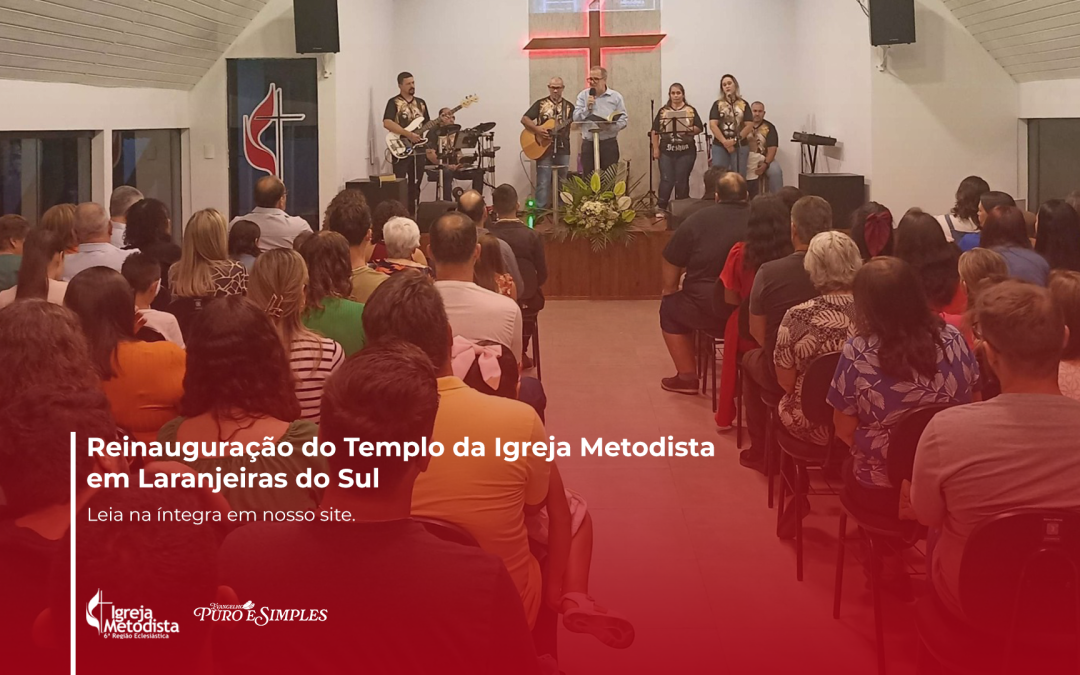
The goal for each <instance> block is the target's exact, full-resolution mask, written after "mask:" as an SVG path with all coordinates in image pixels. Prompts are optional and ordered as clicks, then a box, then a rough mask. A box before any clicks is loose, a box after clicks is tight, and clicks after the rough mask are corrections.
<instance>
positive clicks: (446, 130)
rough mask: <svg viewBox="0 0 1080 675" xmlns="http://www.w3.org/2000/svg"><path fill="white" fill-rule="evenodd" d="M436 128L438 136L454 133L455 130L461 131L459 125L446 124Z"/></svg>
mask: <svg viewBox="0 0 1080 675" xmlns="http://www.w3.org/2000/svg"><path fill="white" fill-rule="evenodd" d="M438 129H439V131H438V135H439V136H449V135H450V134H456V133H457V132H459V131H461V125H460V124H447V125H445V126H441V127H438Z"/></svg>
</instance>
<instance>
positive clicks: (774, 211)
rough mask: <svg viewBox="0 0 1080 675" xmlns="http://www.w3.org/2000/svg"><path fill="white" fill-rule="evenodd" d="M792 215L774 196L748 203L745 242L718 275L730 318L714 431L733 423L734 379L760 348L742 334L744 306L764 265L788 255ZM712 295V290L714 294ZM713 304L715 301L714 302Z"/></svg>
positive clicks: (730, 255) (764, 196)
mask: <svg viewBox="0 0 1080 675" xmlns="http://www.w3.org/2000/svg"><path fill="white" fill-rule="evenodd" d="M791 252H792V247H791V212H790V211H788V209H787V207H786V206H784V202H783V201H781V200H780V198H779V197H778V196H776V195H762V196H759V197H755V198H754V199H753V201H751V202H750V217H749V220H748V221H747V225H746V243H745V244H744V243H743V242H741V241H740V242H736V243H735V245H734V246H732V247H731V251H730V252H729V253H728V256H727V262H725V263H724V269H723V271H722V272H720V282H721V283H722V284H723V286H724V301H725V302H726V303H727V304H728V305H731V307H732V311H731V316H729V317H728V320H727V322H726V323H725V325H724V359H723V366H722V368H721V371H720V391H719V392H718V394H717V399H718V402H717V407H716V416H715V419H716V428H717V429H718V430H720V431H727V430H728V429H731V425H732V423H733V422H734V421H735V395H736V391H735V389H736V387H735V380H736V377H737V374H738V364H739V359H740V358H741V356H742V354H745V353H746V352H748V351H750V350H751V349H754V348H756V347H759V346H760V345H758V344H757V343H756V342H754V341H753V339H751V338H749V337H748V336H744V335H742V333H743V332H744V331H745V326H746V322H747V321H748V320H749V317H748V316H746V312H747V308H746V307H745V306H744V305H746V304H747V301H748V299H749V298H750V289H751V288H753V287H754V276H755V275H756V274H757V270H758V268H759V267H761V266H762V265H764V264H765V263H767V262H772V261H773V260H779V259H780V258H783V257H784V256H787V255H791ZM714 292H715V291H714ZM714 302H715V300H714Z"/></svg>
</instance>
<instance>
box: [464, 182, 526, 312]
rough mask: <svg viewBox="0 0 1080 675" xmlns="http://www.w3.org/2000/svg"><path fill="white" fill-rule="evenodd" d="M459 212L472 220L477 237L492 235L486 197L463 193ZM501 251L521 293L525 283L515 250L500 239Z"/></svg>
mask: <svg viewBox="0 0 1080 675" xmlns="http://www.w3.org/2000/svg"><path fill="white" fill-rule="evenodd" d="M458 211H461V212H462V213H464V214H465V215H467V216H468V217H469V218H472V221H473V225H476V236H477V237H479V236H480V235H482V234H492V232H491V230H489V229H487V226H488V210H487V204H486V203H485V202H484V195H482V194H480V193H479V192H477V191H476V190H469V191H468V192H465V193H462V195H461V196H460V197H458ZM499 250H500V251H502V259H503V266H504V267H506V271H507V273H509V274H510V277H511V278H512V279H513V280H514V286H515V287H517V291H518V293H521V291H522V289H523V288H524V286H525V281H524V280H523V279H522V277H521V268H520V267H519V266H518V261H517V256H516V255H514V249H513V248H511V247H510V244H509V243H507V242H505V241H503V240H502V239H499Z"/></svg>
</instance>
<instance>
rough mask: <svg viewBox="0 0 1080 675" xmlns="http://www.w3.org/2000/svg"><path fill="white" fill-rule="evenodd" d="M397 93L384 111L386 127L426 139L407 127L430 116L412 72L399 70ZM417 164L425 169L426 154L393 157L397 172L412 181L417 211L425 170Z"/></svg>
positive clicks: (412, 205) (413, 139) (409, 137)
mask: <svg viewBox="0 0 1080 675" xmlns="http://www.w3.org/2000/svg"><path fill="white" fill-rule="evenodd" d="M397 82H398V89H399V90H400V91H399V93H398V95H397V96H395V97H393V98H392V99H390V100H389V101H387V102H386V111H385V112H383V127H384V128H385V129H386V130H387V131H390V132H392V133H395V134H401V135H402V136H404V137H405V138H406V139H407V140H409V141H410V142H412V143H423V142H424V138H423V137H422V136H420V135H419V134H416V133H413V132H411V131H406V130H405V127H407V126H409V125H410V124H411V123H412V122H413V121H414V120H415V119H416V118H418V117H419V118H422V119H423V120H424V122H425V123H427V121H428V120H430V119H431V117H430V116H429V115H428V107H427V103H425V102H424V99H422V98H417V97H416V80H415V79H413V76H412V73H398V76H397ZM417 166H419V167H420V168H421V169H423V166H424V158H423V157H420V158H419V159H417V158H415V157H411V156H410V157H406V158H405V159H399V160H395V161H394V175H395V176H397V177H398V178H405V179H406V180H407V181H408V182H409V210H410V211H412V212H413V213H415V212H416V202H417V200H418V199H419V198H420V178H421V177H422V175H423V174H422V172H421V171H417Z"/></svg>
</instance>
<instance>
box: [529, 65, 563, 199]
mask: <svg viewBox="0 0 1080 675" xmlns="http://www.w3.org/2000/svg"><path fill="white" fill-rule="evenodd" d="M564 89H565V85H564V84H563V81H562V78H561V77H553V78H551V81H549V82H548V95H547V96H546V97H545V98H542V99H540V100H539V101H537V102H536V103H533V104H532V107H531V108H529V110H528V111H527V112H526V113H525V115H524V116H523V117H522V118H521V124H522V125H523V126H524V127H525V129H526V131H527V134H531V136H532V138H531V139H530V138H528V137H527V134H522V150H524V151H525V153H526V154H527V155H529V156H530V157H531V158H532V159H535V160H536V203H537V204H539V205H540V206H541V208H550V207H551V168H552V166H559V167H562V168H561V169H559V182H560V183H561V182H562V181H564V180H566V167H567V166H568V165H569V164H570V124H571V123H572V122H573V121H574V104H573V103H571V102H570V101H567V100H566V99H564V98H563V90H564ZM530 141H531V143H530ZM541 151H543V153H544V154H543V155H542V156H538V155H537V154H536V153H539V152H541ZM555 187H556V190H558V186H555Z"/></svg>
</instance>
